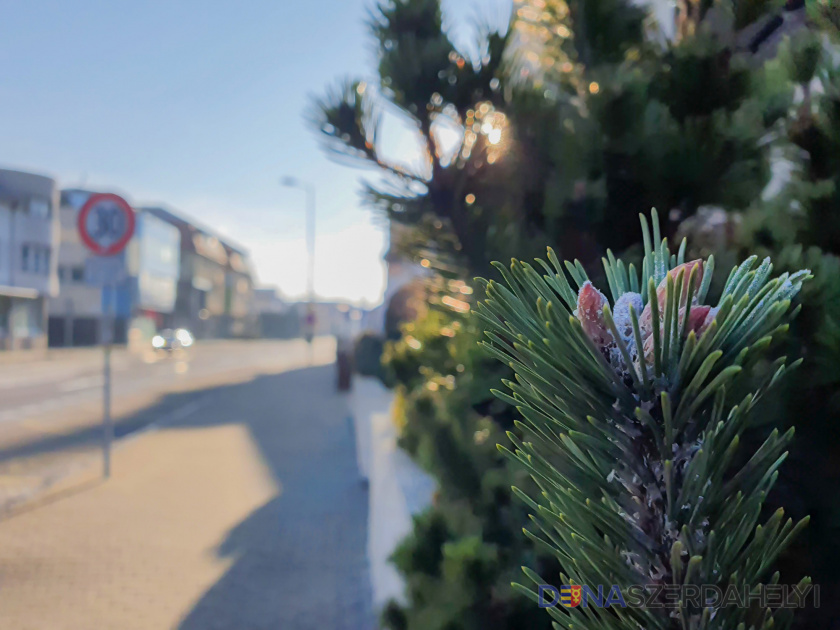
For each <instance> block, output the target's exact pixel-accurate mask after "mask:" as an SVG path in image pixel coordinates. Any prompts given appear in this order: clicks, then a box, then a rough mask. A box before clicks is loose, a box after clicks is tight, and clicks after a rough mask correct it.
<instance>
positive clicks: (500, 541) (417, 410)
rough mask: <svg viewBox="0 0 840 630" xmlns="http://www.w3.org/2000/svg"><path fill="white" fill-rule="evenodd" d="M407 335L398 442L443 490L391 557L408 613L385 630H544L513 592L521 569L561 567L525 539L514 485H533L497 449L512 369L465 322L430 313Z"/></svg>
mask: <svg viewBox="0 0 840 630" xmlns="http://www.w3.org/2000/svg"><path fill="white" fill-rule="evenodd" d="M405 328H406V330H405V334H404V336H403V338H402V339H401V340H399V341H396V342H391V343H390V344H388V347H387V349H386V353H385V356H386V358H385V362H386V364H387V365H388V367H389V370H391V374H392V377H395V378H398V379H399V382H400V383H401V385H399V386H398V404H397V406H396V409H397V414H398V415H399V417H398V418H397V424H398V426H399V427H400V444H401V446H402V447H403V448H405V449H406V450H407V451H408V452H409V453H410V454H411V455H412V456H413V457H414V458H415V459H416V460H417V461H418V462H419V463H420V464H421V465H422V466H423V467H424V468H426V469H427V470H428V471H430V472H431V473H432V474H433V475H434V476H435V477H436V478H437V480H438V482H439V488H440V489H439V491H438V493H437V496H436V499H435V503H434V505H433V506H432V507H431V508H429V510H427V511H426V512H424V513H422V514H420V515H419V516H417V517H416V518H415V523H414V531H413V533H412V534H411V535H410V536H409V537H408V538H407V539H406V540H405V541H404V542H403V543H402V544H401V545H400V547H399V548H398V549H397V551H396V552H395V554H394V558H393V560H394V563H395V564H396V566H397V568H398V569H399V570H400V571H401V573H402V574H403V575H404V576H405V577H406V581H407V587H408V588H407V595H408V605H407V606H400V605H398V604H397V603H395V602H392V603H391V604H390V605H389V606H388V607H387V608H386V610H385V611H384V612H383V624H385V626H386V627H388V628H392V629H393V630H398V629H400V628H406V629H408V628H410V629H415V630H436V629H444V628H464V629H474V630H486V629H502V628H524V627H527V628H533V629H535V630H538V629H540V628H546V629H547V628H549V627H550V625H549V620H548V619H547V618H546V617H545V615H543V614H540V611H538V610H535V609H534V607H533V606H532V605H531V604H530V603H529V602H528V601H527V600H525V599H524V598H522V597H520V596H519V595H518V594H517V593H516V592H515V591H514V590H513V589H512V588H511V586H510V583H511V581H512V580H513V578H514V576H515V575H516V573H517V572H518V571H519V567H520V566H521V565H522V564H524V563H528V564H530V565H538V566H541V567H544V568H548V567H554V562H555V561H554V560H553V558H551V557H548V556H546V555H544V554H542V555H541V554H538V553H537V552H536V551H535V549H534V548H533V545H532V544H531V543H530V542H529V541H528V540H525V539H523V538H522V537H521V536H519V535H518V532H520V531H521V529H522V527H523V526H524V525H525V524H526V522H527V514H526V510H525V506H523V505H521V504H520V503H519V502H517V501H514V500H513V498H512V496H511V490H510V485H511V482H515V483H517V484H518V485H521V486H522V487H526V488H529V487H531V486H530V480H529V479H528V476H527V474H526V473H525V471H522V470H520V469H518V468H514V467H513V466H512V465H511V463H510V462H509V461H507V459H506V458H504V457H502V456H501V454H500V453H499V452H498V450H497V449H496V446H495V445H496V443H497V442H498V441H499V440H500V439H502V438H503V431H504V428H505V427H507V428H511V429H513V428H514V427H513V425H512V418H511V415H510V410H509V408H508V407H507V405H505V404H503V403H501V402H500V401H498V400H495V399H494V398H493V397H492V395H491V394H490V393H489V390H490V386H491V384H492V383H493V382H495V381H497V380H498V379H499V378H500V377H501V376H502V375H504V374H508V370H507V368H505V367H504V366H499V365H498V364H497V363H496V362H495V361H492V360H491V359H490V358H488V357H487V356H486V355H485V354H484V353H483V352H481V350H480V349H479V348H478V346H477V343H476V342H477V340H478V338H479V334H480V333H479V331H478V330H477V329H476V328H475V327H474V325H473V324H472V322H471V320H470V319H467V318H464V317H463V316H459V315H454V314H448V313H446V312H444V311H441V310H438V309H431V310H429V311H428V312H427V313H426V315H425V316H424V317H422V318H421V319H420V320H418V321H417V322H415V323H414V324H408V325H406V327H405ZM554 569H555V570H556V567H554Z"/></svg>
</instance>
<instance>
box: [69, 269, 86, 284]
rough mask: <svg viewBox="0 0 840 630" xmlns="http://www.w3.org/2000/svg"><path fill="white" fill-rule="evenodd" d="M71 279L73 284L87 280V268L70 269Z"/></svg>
mask: <svg viewBox="0 0 840 630" xmlns="http://www.w3.org/2000/svg"><path fill="white" fill-rule="evenodd" d="M70 279H71V280H73V282H81V281H82V280H84V279H85V268H84V267H71V268H70Z"/></svg>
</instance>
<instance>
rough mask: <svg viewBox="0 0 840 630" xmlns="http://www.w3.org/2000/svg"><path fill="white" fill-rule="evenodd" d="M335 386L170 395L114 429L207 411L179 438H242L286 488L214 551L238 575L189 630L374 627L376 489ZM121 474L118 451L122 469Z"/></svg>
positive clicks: (330, 370) (31, 446)
mask: <svg viewBox="0 0 840 630" xmlns="http://www.w3.org/2000/svg"><path fill="white" fill-rule="evenodd" d="M334 376H335V366H333V365H327V366H320V367H310V368H305V369H299V370H296V371H289V372H284V373H280V374H270V375H262V376H257V377H255V378H254V379H252V380H250V381H247V382H243V383H237V384H232V385H226V386H221V387H214V388H212V389H207V390H198V391H192V392H188V393H174V394H169V395H167V396H165V397H164V398H162V399H161V401H160V403H159V404H156V405H154V406H152V407H149V408H147V409H144V410H143V411H142V412H139V413H137V414H134V415H132V416H129V417H126V418H124V419H123V420H122V421H121V422H120V423H119V424H118V425H117V434H118V435H125V434H126V433H128V432H130V431H131V430H135V429H137V428H140V427H142V426H144V425H146V424H148V423H150V422H151V421H153V419H155V418H159V417H161V416H162V415H164V414H167V413H169V412H171V411H172V410H173V409H174V410H177V409H178V408H181V407H184V406H185V405H188V404H190V403H192V402H193V401H201V406H200V408H199V410H198V411H195V412H194V413H191V414H190V415H188V416H187V417H185V418H183V419H180V420H177V421H176V422H173V424H172V425H171V428H173V429H179V430H183V429H190V428H195V429H200V428H204V427H212V426H220V425H229V424H232V423H236V424H240V425H243V426H245V427H246V428H247V429H248V431H249V432H250V434H251V436H252V438H253V441H254V444H255V445H256V446H257V448H258V449H259V452H260V454H261V456H262V459H263V462H264V464H265V465H266V467H267V468H268V469H269V470H270V472H271V474H272V475H273V477H274V479H275V481H276V483H277V485H278V487H280V488H282V490H281V492H280V493H279V494H278V495H277V496H276V497H274V498H272V499H271V500H270V501H269V502H268V503H266V504H264V505H263V506H261V507H260V508H259V509H257V510H255V511H254V512H252V513H251V514H250V515H248V517H247V518H245V519H244V520H243V521H241V522H240V523H239V524H238V525H237V526H235V527H234V528H233V529H232V530H230V531H229V532H228V534H227V536H226V537H225V539H224V540H222V541H220V544H219V546H218V548H217V549H216V550H214V551H215V552H216V553H217V554H218V555H219V556H220V557H225V558H228V559H231V560H232V565H231V566H230V568H229V569H228V570H227V572H226V573H225V574H224V575H223V576H222V578H221V579H220V580H219V581H218V582H217V583H216V584H214V585H213V586H212V587H210V588H209V589H208V590H207V591H206V592H205V594H204V595H203V596H202V597H201V598H200V600H199V601H198V602H196V604H195V605H194V607H193V608H192V610H191V611H190V612H189V613H188V614H187V615H186V616H185V617H184V618H183V619H182V620H181V622H180V625H179V626H178V627H179V628H180V629H181V630H214V629H218V630H222V629H224V630H230V629H234V628H235V629H236V630H250V629H257V628H259V629H266V630H277V629H282V630H297V629H300V630H304V629H307V630H308V629H311V628H324V629H330V630H345V629H346V630H369V629H371V628H373V627H374V625H375V624H374V616H373V613H372V611H371V593H370V580H369V574H368V562H367V556H366V540H367V515H368V496H367V489H366V487H365V485H364V484H363V483H362V482H361V478H360V474H359V472H358V469H357V464H356V454H355V453H356V451H355V444H354V433H353V430H352V425H351V420H350V417H349V411H348V409H347V405H346V401H345V400H344V399H343V398H342V396H341V395H340V394H338V393H337V392H336V391H335V383H334ZM160 429H161V430H164V431H165V430H166V429H167V427H166V426H163V427H161V428H160ZM99 440H100V433H99V432H98V430H96V429H85V430H81V431H78V432H76V433H71V434H67V435H63V436H57V437H49V438H44V439H41V440H36V441H33V442H31V443H28V444H25V445H21V446H19V447H16V448H14V449H8V450H6V451H2V452H0V461H3V460H4V459H9V458H13V457H19V456H21V455H26V454H31V453H39V452H44V451H46V450H50V449H55V448H61V447H65V446H67V445H71V444H72V445H74V446H78V445H85V444H88V443H90V444H94V443H98V442H99ZM118 462H119V451H118V450H117V451H116V453H115V466H118V465H119V464H118ZM149 465H150V466H153V465H154V462H153V461H150V462H149Z"/></svg>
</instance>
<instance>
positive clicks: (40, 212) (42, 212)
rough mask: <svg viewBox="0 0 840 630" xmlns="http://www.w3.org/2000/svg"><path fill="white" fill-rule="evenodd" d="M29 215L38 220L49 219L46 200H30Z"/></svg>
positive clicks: (48, 208)
mask: <svg viewBox="0 0 840 630" xmlns="http://www.w3.org/2000/svg"><path fill="white" fill-rule="evenodd" d="M29 214H31V215H32V216H33V217H38V218H39V219H48V218H49V217H50V202H49V201H47V200H46V199H38V198H37V197H36V198H32V199H30V200H29Z"/></svg>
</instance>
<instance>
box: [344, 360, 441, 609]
mask: <svg viewBox="0 0 840 630" xmlns="http://www.w3.org/2000/svg"><path fill="white" fill-rule="evenodd" d="M393 398H394V396H393V393H392V392H391V391H389V390H388V389H386V388H385V387H384V386H383V385H382V384H381V383H380V382H379V381H378V380H377V379H375V378H371V377H359V376H357V377H356V379H355V382H354V384H353V392H352V394H351V395H350V406H351V410H352V413H353V420H354V422H353V424H354V427H355V431H356V451H357V457H358V462H359V470H360V472H361V473H362V476H363V477H364V478H365V479H367V481H368V483H369V488H370V493H369V508H368V509H369V512H368V544H367V552H368V561H369V562H370V575H371V583H372V584H371V586H372V591H373V604H374V608H375V609H376V610H377V611H378V610H381V609H382V607H383V606H384V605H385V604H387V603H388V600H390V599H396V600H398V601H404V588H405V585H404V582H403V580H402V577H401V576H400V575H399V573H397V571H396V569H395V568H394V566H393V565H392V564H391V563H390V562H389V558H390V556H391V554H392V553H393V551H394V549H395V548H396V547H397V545H398V544H399V543H400V542H401V541H402V539H403V538H405V537H406V536H407V535H408V534H409V533H410V532H411V530H412V518H411V517H412V515H414V514H417V513H418V512H421V511H422V510H424V509H425V508H426V507H428V505H429V504H430V503H431V500H432V495H433V493H434V491H435V482H434V479H432V478H431V477H430V476H429V475H428V474H426V473H425V472H424V471H423V470H421V469H420V468H419V467H418V466H417V464H415V463H414V462H413V461H412V460H411V459H410V458H409V457H408V455H407V454H406V453H405V452H404V451H402V450H401V449H400V448H399V447H398V446H397V443H396V440H397V431H396V427H395V426H394V423H393V421H392V417H391V404H392V403H393Z"/></svg>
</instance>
